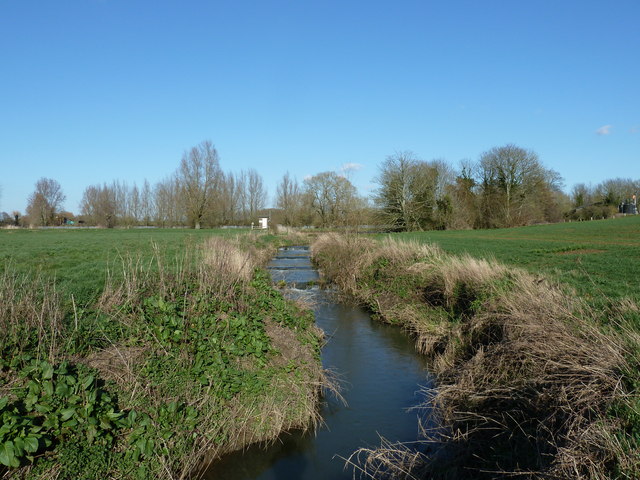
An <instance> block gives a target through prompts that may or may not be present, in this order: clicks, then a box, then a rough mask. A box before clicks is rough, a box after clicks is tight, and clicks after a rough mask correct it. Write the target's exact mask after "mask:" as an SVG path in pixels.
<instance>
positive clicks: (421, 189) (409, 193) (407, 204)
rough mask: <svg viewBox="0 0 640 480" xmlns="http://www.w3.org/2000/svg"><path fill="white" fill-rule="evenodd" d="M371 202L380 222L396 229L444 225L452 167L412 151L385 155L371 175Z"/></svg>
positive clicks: (447, 214)
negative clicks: (373, 183) (374, 186)
mask: <svg viewBox="0 0 640 480" xmlns="http://www.w3.org/2000/svg"><path fill="white" fill-rule="evenodd" d="M375 181H376V182H377V183H378V184H379V185H380V186H379V188H378V190H377V191H376V194H375V197H374V201H375V203H376V205H377V206H378V207H379V209H380V210H379V211H380V213H381V215H382V219H383V222H385V223H387V224H389V225H392V226H393V227H394V228H396V229H398V230H422V229H427V228H445V227H446V226H447V225H448V222H449V217H450V216H451V208H452V207H451V199H450V198H449V189H450V187H451V185H452V184H453V181H454V173H453V169H452V168H451V167H450V166H449V165H448V164H447V163H446V162H444V161H443V160H432V161H430V162H425V161H424V160H420V159H418V158H417V157H416V156H415V155H414V154H413V153H412V152H399V153H396V154H394V155H390V156H388V157H387V158H386V159H385V161H384V162H383V163H382V165H381V166H380V172H379V174H378V176H377V177H376V178H375Z"/></svg>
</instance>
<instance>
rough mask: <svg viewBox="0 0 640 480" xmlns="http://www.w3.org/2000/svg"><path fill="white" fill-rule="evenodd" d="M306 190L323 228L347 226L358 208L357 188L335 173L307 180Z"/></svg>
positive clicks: (315, 176) (322, 174)
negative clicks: (350, 216) (350, 215)
mask: <svg viewBox="0 0 640 480" xmlns="http://www.w3.org/2000/svg"><path fill="white" fill-rule="evenodd" d="M304 190H305V195H306V198H307V201H308V203H309V205H310V207H311V208H312V209H313V210H314V211H315V213H316V214H317V215H318V219H319V223H320V226H322V227H328V226H335V225H342V224H345V223H346V222H347V220H348V218H349V214H350V212H351V211H352V210H353V209H354V208H356V205H355V202H356V199H357V195H356V188H355V187H354V186H353V185H352V184H351V182H350V181H349V180H347V179H346V178H344V177H342V176H340V175H338V174H337V173H335V172H322V173H318V174H317V175H314V176H313V177H310V178H307V179H305V181H304Z"/></svg>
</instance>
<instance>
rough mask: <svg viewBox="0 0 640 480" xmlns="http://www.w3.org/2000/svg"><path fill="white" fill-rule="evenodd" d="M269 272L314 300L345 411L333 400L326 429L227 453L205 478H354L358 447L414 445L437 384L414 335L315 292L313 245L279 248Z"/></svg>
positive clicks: (325, 408) (324, 409) (291, 291)
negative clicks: (428, 395)
mask: <svg viewBox="0 0 640 480" xmlns="http://www.w3.org/2000/svg"><path fill="white" fill-rule="evenodd" d="M269 270H270V271H271V275H272V278H273V280H274V282H275V283H280V282H286V284H287V286H288V288H287V290H286V291H285V294H286V295H287V296H289V297H296V296H298V297H308V298H309V299H310V300H311V301H312V304H313V305H315V306H314V313H315V317H316V324H317V325H318V326H319V327H320V328H321V329H322V330H323V331H324V332H325V334H326V336H327V343H326V345H325V346H324V347H323V349H322V363H323V366H324V368H327V369H330V370H332V371H333V372H335V373H336V374H337V376H338V378H339V380H340V383H341V384H342V392H341V393H342V395H343V397H344V399H345V401H346V405H345V404H344V403H342V402H341V401H339V400H338V399H335V398H333V397H332V396H328V397H327V398H326V399H325V400H324V402H323V405H322V406H321V413H322V417H323V419H324V425H322V426H320V427H319V428H318V429H317V430H316V431H310V432H306V433H304V434H303V433H300V432H295V431H294V432H285V433H284V434H282V435H281V436H280V438H279V439H278V440H276V441H275V443H273V444H271V445H269V446H265V445H260V444H258V445H254V446H252V447H249V448H248V449H246V450H245V451H243V452H236V453H233V454H230V455H227V456H225V457H224V458H223V459H221V460H220V461H219V462H216V463H215V464H214V465H212V466H211V467H210V469H209V470H208V472H207V474H206V476H205V478H206V479H208V480H214V479H216V480H244V479H262V480H267V479H305V480H316V479H317V480H320V479H322V480H327V479H330V480H341V479H344V480H350V479H352V478H353V473H354V472H353V468H351V467H349V466H345V459H346V458H349V457H350V456H351V455H352V454H353V453H354V452H355V451H356V450H358V449H359V448H361V447H375V446H378V445H379V444H380V437H384V438H385V439H387V440H389V441H391V442H399V441H400V442H415V440H416V439H417V438H418V416H423V415H424V414H425V413H426V412H424V411H420V410H419V409H415V407H418V406H419V405H420V404H421V403H422V401H423V400H424V397H423V395H422V394H421V393H420V391H421V389H422V388H429V387H430V383H431V380H430V378H429V377H428V373H427V371H426V365H425V362H424V360H423V359H422V358H421V357H419V356H418V355H417V354H416V353H415V348H414V345H413V342H412V341H411V340H410V339H409V338H408V336H407V335H406V334H405V333H403V332H402V331H401V330H400V329H399V328H397V327H392V326H389V325H384V324H381V323H378V322H374V321H372V320H371V318H370V316H369V315H368V314H367V313H366V312H365V311H363V310H362V309H360V308H358V307H354V306H350V305H344V304H341V303H339V302H337V301H336V299H335V295H334V294H332V292H328V291H324V290H321V289H319V288H318V287H317V286H315V284H316V282H317V280H318V278H319V277H318V273H317V272H316V271H315V270H314V269H313V267H312V265H311V261H310V258H309V251H308V247H283V248H281V249H280V250H279V252H278V255H277V256H276V257H275V258H274V259H273V260H272V262H271V263H270V264H269ZM356 477H357V474H356Z"/></svg>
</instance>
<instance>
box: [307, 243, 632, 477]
mask: <svg viewBox="0 0 640 480" xmlns="http://www.w3.org/2000/svg"><path fill="white" fill-rule="evenodd" d="M312 251H313V254H314V258H315V261H316V262H317V263H318V264H319V266H320V268H321V270H322V272H323V273H324V275H325V277H326V279H327V280H329V281H332V282H334V283H336V284H337V285H338V286H339V287H340V288H341V289H343V291H344V292H345V293H347V294H349V295H351V296H353V297H354V298H355V299H357V300H359V301H360V302H362V303H363V304H365V305H366V306H368V307H369V308H371V309H372V310H373V311H374V312H375V313H376V314H377V315H378V316H379V317H381V318H382V319H384V320H386V321H390V322H393V323H398V324H400V325H402V326H403V327H404V328H406V329H407V330H408V331H410V332H411V333H412V334H413V335H414V336H415V338H416V346H417V348H418V350H419V351H420V352H421V353H423V354H425V355H427V356H428V357H429V358H430V359H431V368H432V369H433V371H434V373H436V374H437V377H438V379H439V386H438V388H437V390H436V392H435V394H434V395H432V397H431V402H430V403H431V407H432V408H434V411H435V412H436V414H437V415H438V417H439V418H440V420H441V421H442V423H443V425H446V429H443V428H438V429H436V430H432V431H429V432H425V435H426V436H427V441H428V442H429V445H430V446H431V447H432V448H433V445H434V443H437V444H439V445H440V449H439V451H438V452H436V453H435V454H434V453H432V454H429V455H426V454H416V450H415V449H413V450H409V451H408V450H407V449H406V447H403V446H397V445H390V444H388V443H385V444H383V445H382V446H381V448H380V449H375V450H370V451H365V450H363V451H359V452H358V454H357V455H356V456H354V457H352V459H351V460H352V461H354V462H355V461H356V460H358V459H359V460H361V462H359V463H358V465H359V468H361V470H362V472H364V474H366V475H368V476H371V478H374V477H375V478H384V477H385V476H388V477H389V478H413V477H415V478H499V477H504V478H507V477H508V478H531V479H533V478H540V479H542V478H585V479H587V478H589V479H600V478H610V476H611V475H612V474H613V472H616V471H634V470H633V469H634V468H635V469H636V470H635V471H638V470H637V469H638V464H639V461H638V453H640V452H638V450H637V446H636V447H634V446H633V445H632V443H630V442H625V441H621V440H620V438H624V435H622V437H621V436H620V431H619V422H618V421H617V420H616V419H615V418H613V417H611V416H610V415H609V412H610V410H611V408H612V406H613V405H616V404H617V403H619V402H622V403H624V404H626V405H632V398H633V394H634V392H630V391H628V389H626V388H625V386H624V385H625V381H624V379H625V372H632V371H633V368H632V367H631V366H630V365H629V358H630V351H638V346H640V342H639V341H638V336H637V335H634V336H629V335H626V336H622V335H619V334H615V333H611V334H604V333H603V332H602V330H601V329H600V328H598V327H597V326H596V322H595V320H594V318H595V315H594V313H593V312H590V311H589V308H588V307H587V306H586V305H585V304H584V303H583V302H581V301H580V300H579V299H576V298H574V297H572V296H570V295H567V294H566V293H565V292H564V291H561V290H560V289H559V288H557V287H555V286H553V285H551V284H550V283H549V282H547V281H546V280H544V279H542V278H540V277H535V276H532V275H530V274H527V273H525V272H523V271H520V270H514V269H509V268H507V267H505V266H503V265H500V264H497V263H496V262H491V261H485V260H477V259H474V258H471V257H468V256H465V257H452V256H448V255H445V254H444V253H443V252H441V251H440V250H439V249H437V248H434V247H431V246H424V245H416V244H402V243H399V242H394V241H390V240H387V241H385V242H380V243H376V242H373V241H370V240H364V239H360V238H355V237H351V238H349V237H342V236H338V235H326V236H322V237H321V238H319V239H318V240H317V242H316V243H314V245H313V246H312ZM394 282H396V283H400V284H401V285H400V287H397V288H396V290H395V291H394V288H392V287H391V284H393V283H394ZM400 290H403V291H402V292H401V291H400ZM619 308H620V310H624V311H629V310H632V309H635V308H637V306H636V305H629V302H628V301H627V302H623V303H622V304H621V305H620V307H619ZM636 374H637V372H636ZM621 478H624V477H622V476H621ZM628 478H631V477H628Z"/></svg>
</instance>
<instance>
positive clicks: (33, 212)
mask: <svg viewBox="0 0 640 480" xmlns="http://www.w3.org/2000/svg"><path fill="white" fill-rule="evenodd" d="M65 199H66V197H65V195H64V193H62V187H60V184H59V183H58V182H57V181H56V180H53V179H51V178H41V179H40V180H38V181H37V182H36V186H35V191H34V192H33V193H32V194H31V195H30V196H29V199H28V206H27V214H28V215H29V217H30V219H31V222H32V224H34V225H51V224H52V223H53V222H54V219H55V216H56V213H57V212H58V211H60V210H61V209H62V204H63V202H64V201H65Z"/></svg>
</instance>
